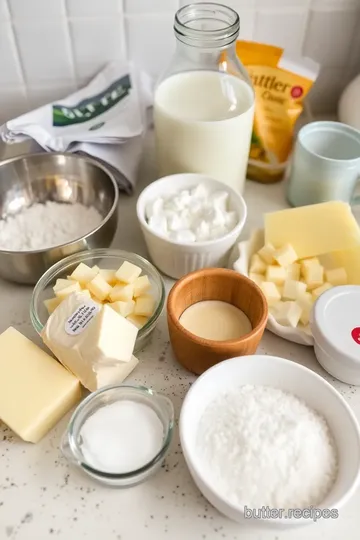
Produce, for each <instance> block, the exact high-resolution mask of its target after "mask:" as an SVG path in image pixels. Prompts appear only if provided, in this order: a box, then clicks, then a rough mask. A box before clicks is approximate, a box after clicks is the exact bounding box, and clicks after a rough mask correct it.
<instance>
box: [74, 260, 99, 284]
mask: <svg viewBox="0 0 360 540" xmlns="http://www.w3.org/2000/svg"><path fill="white" fill-rule="evenodd" d="M97 274H98V271H97V270H96V269H95V270H94V269H93V268H90V267H89V266H87V265H86V264H84V263H80V264H79V265H78V266H77V267H76V268H75V270H74V271H73V273H72V274H71V276H70V279H73V280H75V281H78V282H79V283H80V284H81V285H86V283H88V282H89V281H91V280H92V279H94V277H95V276H96V275H97Z"/></svg>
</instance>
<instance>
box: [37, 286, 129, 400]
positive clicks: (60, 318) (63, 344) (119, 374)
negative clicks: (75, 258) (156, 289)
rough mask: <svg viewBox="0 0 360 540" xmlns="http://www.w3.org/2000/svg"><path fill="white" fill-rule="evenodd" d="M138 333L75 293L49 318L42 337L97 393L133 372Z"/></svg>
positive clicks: (106, 307) (109, 311) (113, 313)
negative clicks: (98, 390)
mask: <svg viewBox="0 0 360 540" xmlns="http://www.w3.org/2000/svg"><path fill="white" fill-rule="evenodd" d="M137 333H138V328H137V327H136V326H135V325H134V324H132V323H131V322H130V321H128V320H127V319H125V317H122V316H121V315H119V314H118V313H117V312H116V311H115V310H114V309H113V308H112V307H110V306H109V305H108V304H104V305H101V304H99V303H97V302H94V301H93V300H90V299H86V298H85V299H84V297H83V295H82V294H81V293H73V294H71V295H70V296H68V297H67V298H65V300H63V302H61V304H60V305H59V306H58V307H57V308H56V309H55V310H54V311H53V313H52V314H51V315H50V317H49V319H48V320H47V323H46V325H45V327H44V329H43V331H42V334H41V336H42V339H43V341H44V343H45V344H46V345H47V346H48V347H49V349H50V350H51V351H52V352H53V353H54V355H55V356H56V358H58V360H60V362H61V363H62V364H63V365H64V366H65V367H66V368H67V369H69V370H70V371H71V372H72V373H74V375H76V377H78V379H79V380H80V382H81V383H82V384H83V385H84V386H85V387H86V388H88V389H89V390H91V391H94V390H97V389H98V388H101V387H102V386H105V385H107V384H112V383H113V384H115V383H120V382H122V381H123V380H124V379H125V377H126V376H127V375H128V374H129V373H130V372H131V371H132V369H134V367H135V365H136V363H137V361H136V363H134V362H135V361H134V357H133V355H132V353H133V350H134V346H135V341H136V336H137ZM128 363H130V366H126V365H125V364H128ZM130 368H131V369H130Z"/></svg>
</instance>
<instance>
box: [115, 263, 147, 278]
mask: <svg viewBox="0 0 360 540" xmlns="http://www.w3.org/2000/svg"><path fill="white" fill-rule="evenodd" d="M140 274H141V268H139V267H138V266H136V265H135V264H132V263H130V262H128V261H125V262H123V263H122V265H121V266H120V268H119V270H118V271H117V272H116V278H117V279H118V280H119V281H122V282H123V283H133V282H134V281H135V279H136V278H138V277H139V276H140Z"/></svg>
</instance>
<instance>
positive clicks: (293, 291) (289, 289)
mask: <svg viewBox="0 0 360 540" xmlns="http://www.w3.org/2000/svg"><path fill="white" fill-rule="evenodd" d="M305 292H306V284H305V283H302V282H301V281H295V280H293V279H286V280H285V283H284V288H283V291H282V297H283V298H286V299H287V300H296V299H297V298H298V297H299V296H301V295H302V294H304V293H305Z"/></svg>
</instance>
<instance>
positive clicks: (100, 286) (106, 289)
mask: <svg viewBox="0 0 360 540" xmlns="http://www.w3.org/2000/svg"><path fill="white" fill-rule="evenodd" d="M87 288H88V289H89V291H90V292H91V294H93V295H94V296H95V298H97V299H98V300H100V301H101V302H103V301H104V300H106V298H107V297H108V296H109V294H110V292H111V290H112V288H111V285H109V284H108V283H106V281H105V279H104V278H102V277H101V276H100V274H97V276H95V277H94V279H92V280H91V281H89V283H88V284H87Z"/></svg>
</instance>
